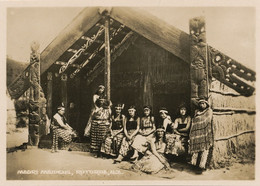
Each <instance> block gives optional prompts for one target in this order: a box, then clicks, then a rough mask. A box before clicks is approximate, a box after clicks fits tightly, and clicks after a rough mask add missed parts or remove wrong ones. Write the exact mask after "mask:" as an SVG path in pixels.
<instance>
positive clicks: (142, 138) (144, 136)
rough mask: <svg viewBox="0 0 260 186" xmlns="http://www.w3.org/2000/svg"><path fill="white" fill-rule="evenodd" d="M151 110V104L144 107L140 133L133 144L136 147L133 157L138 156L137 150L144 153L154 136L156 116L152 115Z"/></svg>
mask: <svg viewBox="0 0 260 186" xmlns="http://www.w3.org/2000/svg"><path fill="white" fill-rule="evenodd" d="M151 110H152V109H151V107H150V106H145V107H144V115H143V117H142V118H141V123H140V130H139V134H138V135H136V137H135V140H134V142H133V144H132V147H133V148H134V149H135V154H134V155H133V156H132V158H131V159H136V158H138V153H137V151H138V152H140V153H142V154H143V153H144V152H145V151H146V150H147V143H148V141H149V140H151V138H153V137H154V132H155V129H156V127H155V122H154V117H153V116H152V115H151Z"/></svg>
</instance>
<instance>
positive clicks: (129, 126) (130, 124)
mask: <svg viewBox="0 0 260 186" xmlns="http://www.w3.org/2000/svg"><path fill="white" fill-rule="evenodd" d="M123 127H124V134H125V137H124V138H123V140H122V143H121V147H120V150H119V155H118V157H117V158H116V159H115V160H114V163H119V162H121V161H122V160H123V158H124V157H125V156H126V155H127V154H128V152H129V151H130V145H132V143H133V141H134V138H135V136H136V134H137V133H138V131H139V128H140V118H139V117H138V116H137V114H136V109H135V106H130V108H129V109H128V116H127V117H126V119H125V121H124V123H123ZM135 153H137V152H135Z"/></svg>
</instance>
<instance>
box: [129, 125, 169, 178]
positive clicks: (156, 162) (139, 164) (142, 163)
mask: <svg viewBox="0 0 260 186" xmlns="http://www.w3.org/2000/svg"><path fill="white" fill-rule="evenodd" d="M155 134H156V135H155V136H156V138H153V139H151V140H149V149H148V150H147V151H146V152H145V155H144V156H143V157H142V158H141V159H140V160H138V161H136V162H135V164H134V165H133V168H134V169H137V170H141V171H143V172H145V173H149V174H151V173H158V172H159V171H160V170H162V169H163V168H166V169H169V168H170V165H169V163H168V162H167V159H166V158H165V157H164V153H165V150H166V141H165V130H164V128H163V127H159V128H158V129H157V130H156V133H155Z"/></svg>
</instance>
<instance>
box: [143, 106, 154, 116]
mask: <svg viewBox="0 0 260 186" xmlns="http://www.w3.org/2000/svg"><path fill="white" fill-rule="evenodd" d="M145 108H148V109H150V114H149V116H150V118H152V117H153V114H152V107H151V106H149V105H146V106H144V108H143V110H144V109H145ZM142 117H145V115H144V112H143V115H142Z"/></svg>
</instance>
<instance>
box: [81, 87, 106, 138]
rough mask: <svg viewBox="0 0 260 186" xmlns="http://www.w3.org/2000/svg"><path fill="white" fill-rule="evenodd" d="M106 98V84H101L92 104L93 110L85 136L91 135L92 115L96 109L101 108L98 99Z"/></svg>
mask: <svg viewBox="0 0 260 186" xmlns="http://www.w3.org/2000/svg"><path fill="white" fill-rule="evenodd" d="M104 98H105V86H104V85H99V86H98V90H97V91H96V92H95V94H94V95H93V99H92V104H91V112H90V115H89V119H88V122H87V125H86V127H85V130H84V136H86V137H89V136H90V128H91V122H92V121H91V119H92V115H93V113H94V112H95V110H96V109H98V108H99V106H98V104H97V100H98V99H104Z"/></svg>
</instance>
